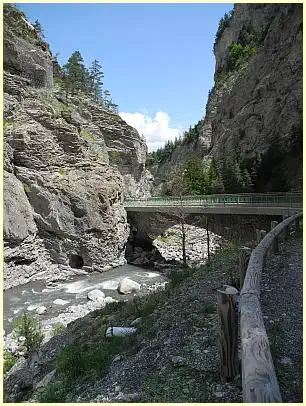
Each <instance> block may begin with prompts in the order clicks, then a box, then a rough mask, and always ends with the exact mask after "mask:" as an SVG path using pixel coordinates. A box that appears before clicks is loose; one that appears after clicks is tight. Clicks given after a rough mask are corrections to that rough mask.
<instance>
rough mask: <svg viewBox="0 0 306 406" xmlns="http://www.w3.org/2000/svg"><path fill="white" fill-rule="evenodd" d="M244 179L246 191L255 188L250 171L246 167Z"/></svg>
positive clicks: (243, 173) (243, 174)
mask: <svg viewBox="0 0 306 406" xmlns="http://www.w3.org/2000/svg"><path fill="white" fill-rule="evenodd" d="M242 181H243V187H244V189H245V191H246V192H251V191H252V189H253V182H252V177H251V175H250V172H249V171H248V170H247V169H244V170H243V172H242Z"/></svg>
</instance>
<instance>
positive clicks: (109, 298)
mask: <svg viewBox="0 0 306 406" xmlns="http://www.w3.org/2000/svg"><path fill="white" fill-rule="evenodd" d="M114 302H117V300H115V299H113V298H112V297H111V296H107V297H106V298H105V299H104V303H105V304H108V303H114Z"/></svg>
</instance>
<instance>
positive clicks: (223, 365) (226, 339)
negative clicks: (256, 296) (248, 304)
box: [217, 285, 239, 378]
mask: <svg viewBox="0 0 306 406" xmlns="http://www.w3.org/2000/svg"><path fill="white" fill-rule="evenodd" d="M237 293H238V290H237V289H236V288H234V287H233V286H228V285H223V289H222V290H221V289H220V290H219V289H218V290H217V304H218V305H217V307H218V313H219V316H220V320H221V332H220V333H221V334H220V343H219V344H220V374H221V376H222V377H224V378H234V377H235V376H237V375H238V374H239V360H238V314H237V312H236V301H237Z"/></svg>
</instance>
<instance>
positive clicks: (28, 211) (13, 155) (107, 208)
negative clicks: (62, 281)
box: [4, 10, 151, 288]
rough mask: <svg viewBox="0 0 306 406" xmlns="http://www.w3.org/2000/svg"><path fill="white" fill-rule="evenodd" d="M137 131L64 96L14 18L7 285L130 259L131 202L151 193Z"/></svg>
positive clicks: (7, 31)
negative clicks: (127, 199) (125, 201)
mask: <svg viewBox="0 0 306 406" xmlns="http://www.w3.org/2000/svg"><path fill="white" fill-rule="evenodd" d="M146 153H147V147H146V143H145V140H144V139H143V138H142V137H141V136H140V135H139V134H138V133H137V131H136V130H135V129H134V128H132V127H130V126H129V125H127V123H126V122H125V121H123V120H122V119H121V118H120V117H119V116H118V115H117V114H114V113H112V112H110V111H109V110H107V109H106V108H105V107H104V106H103V105H99V104H97V103H94V102H93V101H92V100H91V99H90V98H88V97H86V95H84V94H83V95H76V96H69V98H68V101H67V102H66V101H64V96H63V95H62V94H61V91H60V88H59V87H57V85H56V84H54V83H53V58H52V55H51V52H50V50H49V47H48V44H46V43H45V42H43V41H41V40H40V39H38V37H37V35H36V34H35V33H33V27H32V26H31V25H30V24H29V23H28V22H27V21H26V19H25V16H24V14H23V13H21V12H19V11H16V10H13V12H12V11H11V12H10V13H7V14H5V18H4V156H5V159H4V246H5V254H4V255H5V259H4V261H5V274H4V285H5V288H8V287H11V286H14V285H17V284H20V283H25V282H27V281H28V280H30V278H31V279H33V278H34V279H35V278H41V277H43V278H46V279H47V280H56V279H57V278H64V277H65V275H67V274H70V273H71V271H72V268H74V269H75V268H83V269H85V270H87V271H92V270H93V269H96V270H100V271H103V268H104V267H105V266H117V265H120V264H123V263H125V258H124V253H125V245H126V242H127V239H128V235H129V226H128V223H127V218H126V212H125V210H124V207H123V204H122V203H123V199H124V197H126V196H145V195H148V194H149V190H150V182H151V175H150V173H149V172H148V171H147V170H146V169H145V159H146Z"/></svg>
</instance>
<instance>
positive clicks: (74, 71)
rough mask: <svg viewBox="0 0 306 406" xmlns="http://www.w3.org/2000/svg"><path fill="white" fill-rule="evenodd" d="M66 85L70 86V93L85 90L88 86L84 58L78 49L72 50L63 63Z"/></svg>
mask: <svg viewBox="0 0 306 406" xmlns="http://www.w3.org/2000/svg"><path fill="white" fill-rule="evenodd" d="M64 72H65V76H66V86H67V87H68V88H70V91H71V94H72V95H74V94H75V93H76V92H78V91H83V92H86V91H87V88H88V71H87V69H86V68H85V65H84V60H83V58H82V56H81V54H80V52H79V51H75V52H73V54H72V55H71V56H70V58H69V59H68V62H67V63H66V64H65V65H64Z"/></svg>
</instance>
